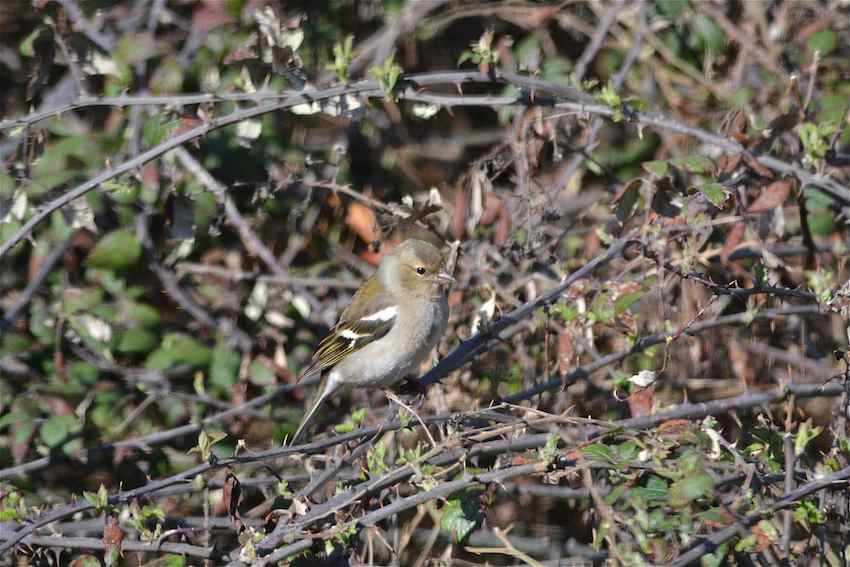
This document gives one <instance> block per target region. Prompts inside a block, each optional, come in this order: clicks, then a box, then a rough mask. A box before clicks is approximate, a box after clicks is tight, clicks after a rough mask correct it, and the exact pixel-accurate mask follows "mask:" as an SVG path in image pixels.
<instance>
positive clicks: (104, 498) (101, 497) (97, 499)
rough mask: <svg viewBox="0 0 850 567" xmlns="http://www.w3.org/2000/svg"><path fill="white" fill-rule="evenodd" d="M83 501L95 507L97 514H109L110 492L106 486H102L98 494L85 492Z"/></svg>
mask: <svg viewBox="0 0 850 567" xmlns="http://www.w3.org/2000/svg"><path fill="white" fill-rule="evenodd" d="M83 499H84V500H85V501H86V502H87V503H88V504H89V505H91V506H94V509H95V512H97V513H98V514H103V513H105V512H108V511H109V509H110V506H109V491H108V490H106V486H104V485H103V484H101V485H100V488H98V489H97V492H83Z"/></svg>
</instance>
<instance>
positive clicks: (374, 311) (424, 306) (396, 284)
mask: <svg viewBox="0 0 850 567" xmlns="http://www.w3.org/2000/svg"><path fill="white" fill-rule="evenodd" d="M454 281H455V280H454V278H453V277H452V276H451V275H450V274H449V273H447V271H446V266H445V261H444V258H443V255H442V254H441V253H440V251H439V250H438V249H437V247H436V246H434V245H433V244H430V243H428V242H425V241H424V240H418V239H410V240H405V241H404V242H402V243H401V244H399V245H398V246H396V247H395V248H394V249H393V250H392V251H390V252H389V253H387V254H386V255H385V256H384V257H383V258H382V260H381V264H380V265H379V266H378V269H377V271H376V272H375V273H374V274H373V275H372V276H371V277H369V278H368V279H367V280H366V281H365V282H363V285H361V286H360V289H358V290H357V293H355V294H354V297H353V298H352V300H351V304H350V305H349V306H348V307H347V308H346V309H345V310H344V311H343V312H342V315H341V316H340V318H339V321H338V322H337V323H336V325H335V326H334V328H333V329H332V330H331V332H330V334H329V335H328V336H327V337H325V338H324V340H322V342H321V343H320V344H319V346H318V348H317V349H316V352H315V353H314V354H313V359H312V362H311V363H310V366H308V367H307V368H306V369H305V370H304V371H303V372H302V373H301V375H300V376H299V378H298V380H299V381H300V380H303V379H304V378H305V377H307V376H312V375H314V374H316V373H318V372H325V371H328V372H327V373H326V374H325V375H324V377H323V379H322V381H321V383H320V384H319V389H318V392H317V394H316V396H315V398H314V399H313V401H312V403H311V405H310V409H309V410H308V411H307V413H306V414H305V415H304V419H302V421H301V424H300V425H299V426H298V430H297V431H296V432H295V435H294V436H293V437H292V442H291V443H292V444H295V443H296V442H297V441H298V439H299V438H300V436H301V434H302V433H303V432H304V430H305V428H306V427H307V424H308V423H309V422H310V419H311V418H312V417H313V415H314V414H315V413H316V409H317V408H318V407H319V406H320V405H321V403H322V402H323V401H324V400H325V399H326V398H327V397H328V396H329V395H331V394H332V393H333V392H334V391H336V390H337V389H338V388H339V387H340V386H343V385H352V386H361V387H367V388H375V387H387V386H390V385H392V384H394V383H396V382H398V381H399V380H401V379H402V378H404V377H405V376H407V375H408V374H410V373H411V372H414V371H416V369H417V368H418V367H419V365H420V364H421V363H422V361H423V360H425V357H426V356H428V354H429V353H430V352H431V350H432V349H433V348H434V347H435V346H436V345H437V343H438V342H439V340H440V337H442V335H443V332H444V331H445V330H446V323H447V321H448V317H449V305H448V300H447V290H448V287H449V286H450V285H451V284H452V283H454Z"/></svg>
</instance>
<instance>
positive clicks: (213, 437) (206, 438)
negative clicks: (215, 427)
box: [188, 429, 227, 462]
mask: <svg viewBox="0 0 850 567" xmlns="http://www.w3.org/2000/svg"><path fill="white" fill-rule="evenodd" d="M226 437H227V433H224V432H222V431H213V432H212V433H207V432H206V431H204V430H203V429H202V430H201V433H200V434H198V444H197V445H195V446H194V447H192V448H191V449H189V451H188V454H190V455H191V454H192V453H197V454H198V455H200V456H201V460H202V461H204V462H207V461H209V460H210V456H212V448H213V445H215V444H216V443H218V442H219V441H221V440H222V439H224V438H226Z"/></svg>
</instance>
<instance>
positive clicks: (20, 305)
mask: <svg viewBox="0 0 850 567" xmlns="http://www.w3.org/2000/svg"><path fill="white" fill-rule="evenodd" d="M70 246H71V238H66V239H65V240H64V241H62V242H61V243H60V244H59V245H58V246H56V247H55V248H54V249H53V250H52V251H51V252H50V254H49V255H48V256H47V258H45V259H44V262H42V264H41V267H40V268H39V269H38V273H36V275H35V277H34V278H32V279H31V280H30V281H29V283H28V284H27V287H26V288H24V291H22V292H21V294H20V295H19V296H18V297H17V298H16V300H15V303H14V304H13V305H12V306H11V307H10V308H9V310H8V311H6V313H4V314H3V318H2V319H0V337H2V336H3V333H4V332H5V331H6V329H8V328H9V327H11V326H12V325H14V324H15V322H16V321H17V320H18V318H19V317H20V316H21V313H22V312H23V310H24V309H25V308H26V306H27V305H29V302H30V301H32V298H33V296H34V295H35V294H36V292H37V291H38V290H39V289H40V288H41V285H42V284H43V283H44V280H46V279H47V276H49V275H50V272H51V271H52V270H53V267H54V266H56V264H57V263H58V262H59V260H61V259H62V257H63V256H64V255H65V252H66V251H67V250H68V248H69V247H70Z"/></svg>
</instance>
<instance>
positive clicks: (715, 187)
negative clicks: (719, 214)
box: [699, 183, 729, 208]
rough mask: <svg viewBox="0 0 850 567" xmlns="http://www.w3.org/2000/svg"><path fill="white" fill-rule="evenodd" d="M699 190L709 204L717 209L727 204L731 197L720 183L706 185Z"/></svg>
mask: <svg viewBox="0 0 850 567" xmlns="http://www.w3.org/2000/svg"><path fill="white" fill-rule="evenodd" d="M699 190H700V193H702V194H703V195H705V198H706V199H708V202H709V203H711V204H712V205H714V206H715V207H717V208H720V207H722V206H723V203H725V202H726V198H727V197H728V196H729V191H727V190H726V188H725V187H724V186H723V185H721V184H720V183H706V184H705V185H703V186H701V187H700V188H699Z"/></svg>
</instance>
